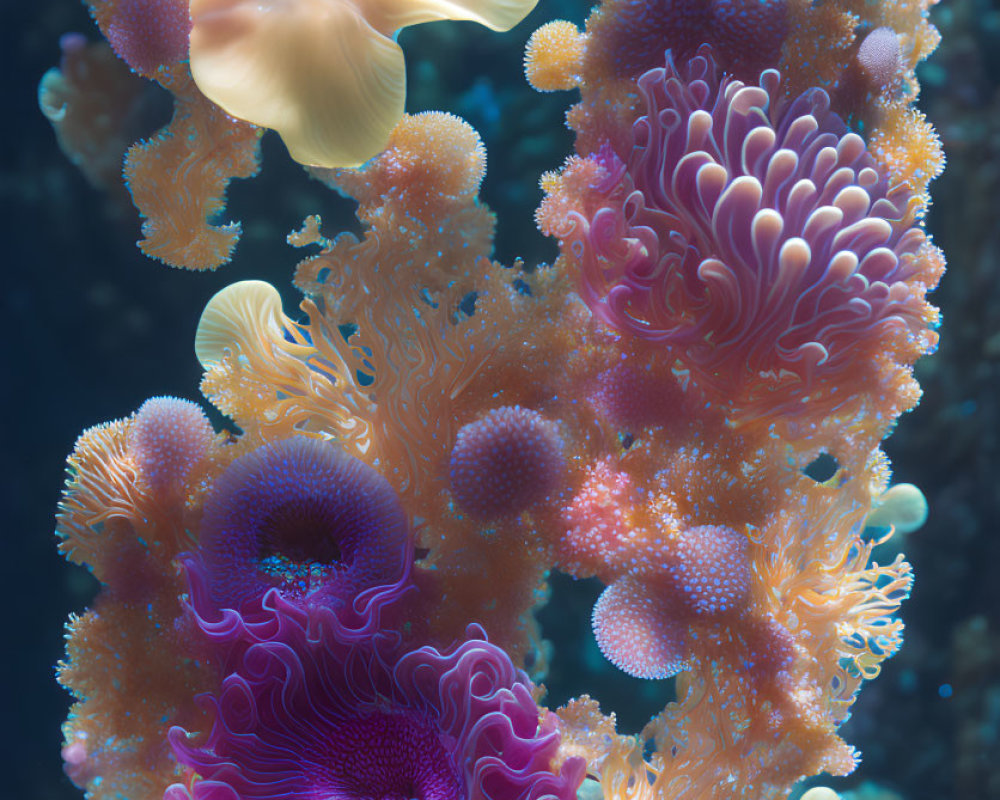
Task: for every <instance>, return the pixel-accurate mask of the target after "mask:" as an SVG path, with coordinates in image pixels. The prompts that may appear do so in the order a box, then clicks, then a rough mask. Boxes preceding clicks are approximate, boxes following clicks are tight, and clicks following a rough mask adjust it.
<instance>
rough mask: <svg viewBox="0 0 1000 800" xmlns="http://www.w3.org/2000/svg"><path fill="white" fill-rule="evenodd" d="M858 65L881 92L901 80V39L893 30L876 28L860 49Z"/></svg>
mask: <svg viewBox="0 0 1000 800" xmlns="http://www.w3.org/2000/svg"><path fill="white" fill-rule="evenodd" d="M857 58H858V64H859V65H860V66H861V69H862V70H863V71H864V73H865V75H866V76H867V77H868V79H869V80H870V81H871V83H872V85H873V88H875V89H877V90H879V91H881V90H883V89H886V88H887V87H889V86H891V85H892V84H893V83H894V82H896V81H898V80H900V79H901V75H900V67H901V61H900V49H899V37H898V36H897V35H896V32H895V31H894V30H893V29H892V28H876V29H875V30H873V31H872V32H871V33H869V34H868V35H867V36H866V37H865V39H864V41H863V42H862V43H861V46H860V47H859V48H858V55H857Z"/></svg>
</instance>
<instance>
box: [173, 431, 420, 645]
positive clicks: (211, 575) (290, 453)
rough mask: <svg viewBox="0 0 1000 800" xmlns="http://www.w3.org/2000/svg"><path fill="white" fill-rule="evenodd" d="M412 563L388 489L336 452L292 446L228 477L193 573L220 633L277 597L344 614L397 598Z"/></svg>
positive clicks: (273, 448)
mask: <svg viewBox="0 0 1000 800" xmlns="http://www.w3.org/2000/svg"><path fill="white" fill-rule="evenodd" d="M412 557H413V550H412V540H411V536H410V531H409V527H408V525H407V519H406V515H405V513H404V512H403V509H402V507H401V506H400V504H399V500H398V498H397V496H396V493H395V491H394V490H393V488H392V486H390V485H389V482H388V481H386V480H385V478H383V477H382V476H381V475H380V474H379V473H378V472H376V471H375V470H374V469H372V468H371V467H369V466H368V465H367V464H364V463H363V462H361V461H359V460H358V459H356V458H353V457H352V456H349V455H348V454H347V453H345V452H344V451H343V450H341V449H340V448H338V447H337V446H336V445H334V444H331V443H328V442H322V441H318V440H316V439H308V438H305V437H293V438H290V439H284V440H282V441H278V442H272V443H270V444H266V445H264V446H262V447H260V448H258V449H257V450H255V451H253V452H252V453H248V454H247V455H244V456H242V457H240V458H238V459H236V461H234V462H233V463H232V464H231V465H230V467H229V468H228V469H227V470H226V471H225V472H224V473H223V474H222V476H221V477H220V478H219V479H218V481H217V482H216V484H215V486H214V487H213V489H212V493H211V495H210V496H209V498H208V500H207V501H206V503H205V513H204V517H203V520H202V530H201V539H200V546H199V550H198V553H197V554H196V555H195V556H192V557H190V558H189V559H188V560H187V562H186V566H187V568H188V574H189V579H190V583H191V595H192V605H193V607H194V609H195V611H196V612H197V614H198V616H199V617H200V618H201V623H202V626H203V627H204V628H205V629H206V631H207V632H209V631H211V632H215V633H217V634H219V633H221V630H222V629H226V628H228V627H230V623H232V624H235V618H232V619H230V617H231V615H226V614H223V615H222V616H223V621H222V623H219V625H214V623H215V621H217V620H218V618H219V614H220V612H221V611H222V610H223V609H231V610H233V611H235V612H239V615H241V617H246V616H248V615H249V616H252V614H250V609H251V608H252V607H254V608H255V607H256V606H257V605H259V602H260V599H261V598H262V597H263V596H264V594H265V593H266V592H267V591H268V590H270V589H272V588H275V589H277V590H278V591H280V592H281V594H282V596H283V597H284V598H285V599H286V600H288V601H291V602H293V603H301V604H320V605H327V606H331V607H335V608H338V609H346V610H347V611H350V610H353V609H357V608H359V607H360V606H361V605H364V602H365V601H366V600H370V599H371V596H372V595H373V594H381V595H398V594H399V592H400V590H401V586H402V584H403V583H404V582H405V580H406V578H407V576H408V574H409V568H410V564H411V561H412ZM227 620H228V621H227ZM219 626H221V627H219Z"/></svg>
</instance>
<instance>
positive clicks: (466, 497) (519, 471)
mask: <svg viewBox="0 0 1000 800" xmlns="http://www.w3.org/2000/svg"><path fill="white" fill-rule="evenodd" d="M565 466H566V464H565V460H564V458H563V443H562V439H561V438H560V436H559V432H558V431H557V430H556V426H555V425H554V424H553V423H552V422H550V421H549V420H546V419H545V418H544V417H543V416H542V415H541V414H539V413H538V412H537V411H532V410H530V409H527V408H521V407H520V406H504V407H502V408H496V409H493V410H492V411H490V412H489V413H487V414H486V415H485V416H484V417H482V418H481V419H479V420H476V421H475V422H471V423H469V424H468V425H465V426H463V427H462V429H461V430H459V432H458V439H457V441H456V442H455V448H454V449H453V450H452V452H451V491H452V494H453V495H454V497H455V502H456V503H457V504H458V506H459V508H461V509H462V510H463V511H465V512H466V513H468V514H470V515H472V516H473V517H477V518H479V519H487V520H489V519H499V518H501V517H507V516H514V515H517V514H520V513H521V512H522V511H524V510H525V509H526V508H527V507H528V506H530V505H532V504H533V503H537V502H538V501H539V500H542V499H544V498H545V497H546V496H547V495H549V494H551V493H552V492H554V491H556V490H558V488H559V481H560V479H561V477H562V474H563V471H564V469H565Z"/></svg>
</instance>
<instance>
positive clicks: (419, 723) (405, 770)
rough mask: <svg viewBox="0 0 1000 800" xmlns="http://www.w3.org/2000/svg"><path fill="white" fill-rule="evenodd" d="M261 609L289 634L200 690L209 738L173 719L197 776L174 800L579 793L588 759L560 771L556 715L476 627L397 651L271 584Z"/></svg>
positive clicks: (179, 749) (473, 799) (525, 798)
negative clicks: (211, 689) (298, 606)
mask: <svg viewBox="0 0 1000 800" xmlns="http://www.w3.org/2000/svg"><path fill="white" fill-rule="evenodd" d="M264 607H265V609H267V610H268V611H269V612H270V613H271V614H273V615H274V616H275V617H284V619H281V620H276V622H275V625H274V628H275V629H276V630H280V631H281V635H280V637H279V638H278V639H275V640H271V641H266V642H259V643H257V644H254V645H252V646H251V647H249V648H248V649H246V650H245V651H244V652H243V654H242V655H241V656H240V658H239V659H238V660H237V662H236V663H235V664H234V666H233V669H232V672H231V674H230V675H229V676H228V677H227V678H226V679H225V680H224V681H223V683H222V686H221V689H220V690H219V691H218V692H217V693H215V694H214V695H213V696H211V697H206V698H203V703H204V705H206V706H207V707H208V708H209V710H210V712H211V713H212V714H213V715H214V718H215V719H214V724H213V725H212V728H211V730H210V732H209V733H208V735H207V736H205V737H204V738H202V739H200V740H199V739H193V738H192V737H190V736H189V735H188V734H187V733H186V732H185V731H184V730H182V729H181V728H177V727H175V728H172V729H171V731H170V734H169V740H170V744H171V746H172V747H173V749H174V752H175V754H176V755H177V758H178V760H179V761H180V762H181V763H182V764H184V765H185V766H187V767H189V768H190V769H191V770H193V771H194V772H196V773H197V774H198V775H199V776H200V777H199V778H196V779H195V780H194V782H193V783H192V784H191V785H190V787H186V786H181V785H175V786H172V787H170V788H169V789H168V790H167V792H166V795H165V800H222V799H223V798H225V799H226V800H274V799H275V798H278V797H295V798H299V800H321V799H322V800H326V798H331V797H336V798H341V800H363V799H365V798H373V797H378V798H397V799H398V800H404V799H405V798H421V800H486V799H487V798H494V799H495V800H541V798H559V800H573V798H575V792H576V789H577V787H578V786H579V784H580V783H581V781H582V779H583V776H584V763H583V760H582V759H580V758H570V759H568V760H566V762H565V763H564V764H563V765H562V767H561V769H560V771H559V772H554V771H552V769H551V766H550V765H551V763H552V760H553V758H554V757H555V756H556V751H557V749H558V747H559V740H560V737H559V733H558V731H557V730H556V719H555V717H554V715H552V714H549V713H542V714H541V716H540V712H539V709H538V707H537V706H536V705H535V702H534V700H533V699H532V694H531V693H532V688H533V687H532V685H531V683H530V681H529V680H528V678H527V676H526V675H525V674H524V673H523V672H521V671H520V670H517V669H515V668H514V666H513V664H512V663H511V661H510V658H509V657H508V656H507V655H506V654H505V653H504V652H503V651H502V650H500V649H499V648H498V647H495V646H494V645H492V644H490V643H489V642H488V641H486V640H485V638H484V637H483V634H482V632H481V630H480V629H477V628H476V627H475V626H473V627H471V628H470V629H469V632H468V634H469V638H468V640H467V641H465V642H463V643H462V644H461V645H460V646H459V647H457V648H455V649H454V650H451V651H450V652H440V651H438V650H436V649H434V648H432V647H421V648H419V649H416V650H412V651H410V652H407V653H405V654H403V655H402V656H401V657H400V656H397V655H393V654H389V653H387V651H386V650H385V648H380V647H379V646H377V645H373V644H372V643H370V642H368V643H358V642H357V641H354V640H350V639H343V638H341V637H340V635H339V629H338V626H337V624H336V620H335V619H333V618H332V617H331V612H330V610H329V609H319V610H315V609H314V616H315V617H316V618H314V619H312V620H311V622H310V623H308V624H303V623H302V622H301V621H299V620H298V618H297V617H295V616H286V611H285V604H284V603H283V602H282V601H281V599H280V597H279V596H277V595H276V593H274V592H271V593H269V595H268V598H267V600H266V601H265V603H264ZM330 621H332V622H333V623H334V624H326V622H330ZM307 628H309V629H310V632H309V633H307ZM314 631H319V634H318V635H316V634H315V633H314Z"/></svg>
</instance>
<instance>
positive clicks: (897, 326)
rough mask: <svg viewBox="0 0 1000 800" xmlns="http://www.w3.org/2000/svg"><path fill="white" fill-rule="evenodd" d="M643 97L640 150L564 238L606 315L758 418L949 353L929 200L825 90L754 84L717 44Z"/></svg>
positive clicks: (669, 69)
mask: <svg viewBox="0 0 1000 800" xmlns="http://www.w3.org/2000/svg"><path fill="white" fill-rule="evenodd" d="M638 84H639V92H640V95H641V98H642V101H643V103H644V104H645V112H646V113H645V114H644V115H643V116H642V117H641V118H640V119H639V120H638V121H637V122H636V123H635V125H634V128H633V137H634V147H632V149H631V151H630V152H628V153H623V154H615V153H614V152H613V151H612V150H611V148H610V147H605V148H603V150H602V151H601V152H600V153H597V154H595V155H594V156H591V158H592V159H593V160H595V161H596V162H597V163H598V164H600V165H601V166H602V167H603V168H604V171H605V172H606V174H607V175H608V179H607V180H606V181H603V182H601V183H600V184H595V185H594V186H593V187H592V188H591V192H592V194H591V196H588V197H586V198H584V200H585V205H586V206H587V207H588V208H589V209H593V211H588V212H587V213H586V214H574V215H571V217H572V218H571V219H570V220H568V222H567V225H566V230H565V231H559V235H560V237H561V238H562V239H563V252H564V253H569V254H571V257H572V259H573V260H574V261H575V262H576V264H577V265H578V268H579V270H580V273H581V294H582V296H583V297H584V299H585V300H586V302H587V303H588V305H590V307H591V308H592V309H593V310H594V312H595V314H596V315H598V316H599V317H600V318H602V319H603V320H604V321H605V322H607V323H608V324H610V325H611V326H612V327H614V328H616V329H618V330H621V331H627V332H628V333H630V334H632V335H634V336H637V337H639V338H642V339H645V340H648V341H655V342H660V343H663V344H664V345H665V346H666V347H667V348H669V351H670V355H671V356H673V357H676V358H677V359H678V360H679V361H680V362H681V365H682V366H683V367H684V368H685V369H686V370H688V371H689V373H690V376H691V378H692V380H693V382H694V383H695V384H696V385H697V386H699V387H700V388H701V389H702V390H704V391H705V392H706V393H707V394H708V396H709V397H710V398H711V399H714V400H717V401H719V402H722V403H725V404H728V405H730V406H731V407H735V408H742V409H744V410H746V409H750V410H751V413H757V414H761V413H766V414H769V415H775V414H779V413H781V414H785V415H795V414H797V413H800V412H801V411H803V410H805V409H806V408H808V409H810V410H816V411H817V412H818V413H823V412H825V411H828V410H829V409H830V408H833V407H836V406H837V404H838V403H840V402H843V401H846V400H848V399H850V398H851V397H853V396H855V395H858V394H860V393H863V392H866V391H872V390H873V386H874V385H875V381H877V380H878V378H879V376H880V375H884V371H883V365H884V364H885V363H886V361H887V360H888V359H893V360H895V361H896V362H897V363H904V364H905V363H910V362H912V360H914V359H915V358H916V357H917V356H918V355H919V354H920V353H921V352H923V351H925V350H927V349H929V348H930V347H932V346H933V343H934V341H935V340H936V337H935V335H934V334H933V333H932V332H930V331H929V330H928V322H929V321H930V320H931V319H932V318H933V312H932V310H931V309H930V307H929V306H928V305H927V303H926V301H925V299H924V294H925V292H926V290H927V288H928V286H927V281H928V280H929V277H928V276H929V275H930V273H931V270H929V268H928V267H927V265H925V264H923V263H922V261H921V255H920V254H921V252H922V251H921V247H922V246H923V245H924V244H925V241H926V237H925V235H924V233H923V231H922V230H921V228H920V227H919V225H918V220H917V211H918V208H919V200H918V198H917V197H916V196H915V195H914V194H913V192H912V191H911V190H910V188H909V187H907V186H905V185H901V186H895V187H891V186H889V184H888V180H887V177H886V173H885V171H884V170H882V169H881V168H880V167H879V166H878V165H877V163H876V162H875V160H874V159H873V158H872V156H871V155H870V154H869V153H868V151H867V149H866V146H865V142H864V140H863V139H861V137H860V136H858V135H856V134H854V133H850V132H849V131H848V130H847V127H846V125H845V124H844V122H843V121H842V120H841V119H840V118H839V117H838V116H837V115H836V114H835V113H833V112H832V111H831V110H830V104H829V98H828V96H827V95H826V93H825V92H824V91H822V90H821V89H811V90H809V91H807V92H805V93H804V94H802V95H801V96H799V97H797V98H794V99H792V100H787V99H785V97H784V95H783V92H782V86H781V78H780V76H779V74H778V73H777V72H775V71H774V70H768V71H766V72H764V73H763V74H762V75H761V77H760V82H759V85H758V86H751V85H744V84H743V83H741V82H740V81H736V80H733V79H731V78H730V77H728V76H725V75H723V74H722V72H721V71H720V70H719V68H718V67H717V65H716V64H715V61H714V60H713V57H712V53H711V50H710V49H709V48H707V47H706V48H702V49H701V50H700V51H699V54H698V56H696V57H695V58H692V59H690V60H689V61H685V62H675V61H674V59H672V58H671V57H669V56H668V58H667V62H666V66H665V67H661V68H658V69H653V70H650V71H648V72H647V73H645V74H644V75H643V76H642V77H641V78H640V79H639V82H638ZM887 357H888V358H887Z"/></svg>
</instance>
